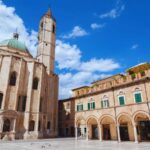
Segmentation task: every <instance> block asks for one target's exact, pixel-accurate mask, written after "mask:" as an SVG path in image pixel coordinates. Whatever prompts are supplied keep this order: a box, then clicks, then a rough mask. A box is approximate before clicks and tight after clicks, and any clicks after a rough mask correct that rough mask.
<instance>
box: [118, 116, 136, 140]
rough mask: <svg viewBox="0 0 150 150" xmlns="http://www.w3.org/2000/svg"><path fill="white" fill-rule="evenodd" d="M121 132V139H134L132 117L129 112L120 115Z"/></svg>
mask: <svg viewBox="0 0 150 150" xmlns="http://www.w3.org/2000/svg"><path fill="white" fill-rule="evenodd" d="M118 125H119V127H118V128H119V134H118V136H119V137H120V140H121V141H134V129H133V122H132V118H131V116H130V115H128V114H121V115H120V116H119V117H118Z"/></svg>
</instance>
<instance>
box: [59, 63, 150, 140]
mask: <svg viewBox="0 0 150 150" xmlns="http://www.w3.org/2000/svg"><path fill="white" fill-rule="evenodd" d="M73 128H74V129H75V132H73ZM59 135H60V136H74V135H75V137H76V139H83V138H85V139H87V140H88V139H99V140H100V141H103V140H116V141H119V142H120V141H135V142H140V141H150V63H143V64H140V65H137V66H134V67H132V68H130V69H128V70H127V71H126V74H117V75H114V76H111V77H109V78H106V79H102V80H98V81H96V82H93V83H92V84H91V86H84V87H79V88H76V89H73V96H72V98H69V99H65V100H61V101H59Z"/></svg>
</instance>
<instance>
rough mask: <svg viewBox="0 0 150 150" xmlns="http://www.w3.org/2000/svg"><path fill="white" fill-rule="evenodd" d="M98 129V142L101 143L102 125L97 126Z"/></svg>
mask: <svg viewBox="0 0 150 150" xmlns="http://www.w3.org/2000/svg"><path fill="white" fill-rule="evenodd" d="M98 129H99V140H100V142H102V125H101V124H99V126H98Z"/></svg>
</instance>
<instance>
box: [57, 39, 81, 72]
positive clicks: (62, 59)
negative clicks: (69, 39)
mask: <svg viewBox="0 0 150 150" xmlns="http://www.w3.org/2000/svg"><path fill="white" fill-rule="evenodd" d="M80 58H81V51H80V49H79V48H78V47H77V45H70V44H69V43H64V42H62V41H60V40H57V41H56V61H57V64H58V66H57V67H58V68H59V69H65V68H66V69H76V68H78V67H79V65H80Z"/></svg>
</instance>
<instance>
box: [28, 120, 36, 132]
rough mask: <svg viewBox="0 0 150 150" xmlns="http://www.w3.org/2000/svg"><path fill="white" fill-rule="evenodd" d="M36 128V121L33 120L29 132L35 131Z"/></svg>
mask: <svg viewBox="0 0 150 150" xmlns="http://www.w3.org/2000/svg"><path fill="white" fill-rule="evenodd" d="M34 126H35V121H34V120H31V121H30V122H29V131H34Z"/></svg>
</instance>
